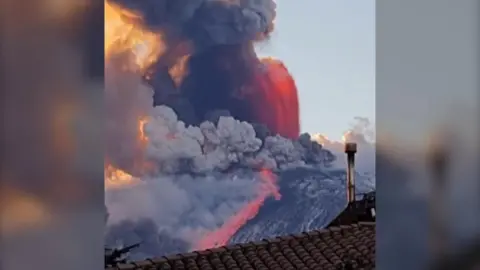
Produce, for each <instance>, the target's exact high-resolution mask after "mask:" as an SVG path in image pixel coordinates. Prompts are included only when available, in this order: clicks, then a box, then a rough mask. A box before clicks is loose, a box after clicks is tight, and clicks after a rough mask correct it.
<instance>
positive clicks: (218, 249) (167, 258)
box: [107, 222, 375, 270]
mask: <svg viewBox="0 0 480 270" xmlns="http://www.w3.org/2000/svg"><path fill="white" fill-rule="evenodd" d="M366 226H367V227H370V226H375V222H357V223H354V224H348V225H339V226H332V227H328V228H322V229H316V230H311V231H306V232H302V233H297V234H287V235H281V236H277V237H274V238H268V239H262V240H259V241H249V242H246V243H238V244H231V245H226V246H221V247H216V248H210V249H205V250H194V251H190V252H186V253H177V254H171V255H166V256H159V257H153V258H148V259H144V260H140V261H134V262H128V263H125V264H119V265H117V266H116V267H111V268H107V269H108V270H120V269H125V270H126V269H139V268H141V267H147V266H152V265H156V264H160V263H163V262H168V261H173V260H179V259H185V258H197V257H198V256H202V255H203V256H208V255H211V254H218V253H223V252H228V251H233V250H237V249H242V248H246V247H251V246H261V245H268V244H270V243H277V242H281V241H285V240H291V239H296V240H298V239H305V237H307V238H310V237H314V236H318V235H320V234H331V233H333V232H338V231H341V230H344V229H349V228H355V227H366Z"/></svg>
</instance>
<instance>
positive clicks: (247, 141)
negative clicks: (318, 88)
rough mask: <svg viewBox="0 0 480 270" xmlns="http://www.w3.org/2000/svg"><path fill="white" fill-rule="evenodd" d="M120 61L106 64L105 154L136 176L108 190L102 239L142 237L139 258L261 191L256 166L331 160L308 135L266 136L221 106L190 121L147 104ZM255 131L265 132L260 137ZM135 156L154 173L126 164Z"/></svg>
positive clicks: (143, 90)
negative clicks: (214, 112)
mask: <svg viewBox="0 0 480 270" xmlns="http://www.w3.org/2000/svg"><path fill="white" fill-rule="evenodd" d="M122 61H128V60H127V59H123V60H122ZM119 67H120V65H117V64H116V63H115V61H114V60H112V61H110V62H109V63H107V66H106V72H107V80H106V99H107V109H108V113H109V114H108V115H109V118H108V125H107V136H108V138H109V140H108V152H107V159H108V160H109V161H110V162H111V163H112V164H113V165H114V166H115V167H118V168H120V169H123V170H125V171H127V172H129V173H132V174H133V175H134V176H135V177H136V178H137V181H135V183H134V184H131V185H126V186H124V187H123V188H120V189H107V191H106V193H105V198H106V205H107V209H108V212H109V218H108V223H107V224H108V228H109V230H108V232H107V235H106V237H107V244H108V245H110V246H112V245H116V244H118V245H129V244H133V243H132V242H135V241H136V240H140V239H141V240H144V241H147V242H148V244H147V245H146V246H144V247H143V248H141V250H139V251H140V253H137V254H136V256H137V257H136V258H139V257H142V256H147V255H148V256H158V255H162V254H163V253H165V252H176V251H178V250H180V251H187V250H189V249H190V248H192V247H193V246H194V245H195V243H196V241H198V240H199V239H201V237H202V235H204V234H205V233H207V232H211V231H214V230H215V229H218V228H219V227H220V226H222V225H223V224H224V222H225V221H226V220H227V219H228V218H230V217H232V216H233V215H234V214H235V213H237V212H238V211H239V210H240V209H241V208H242V207H244V206H245V205H246V204H247V203H248V202H250V201H252V200H253V199H255V198H256V197H257V196H258V192H259V189H260V187H261V175H260V173H259V171H260V170H261V169H265V168H266V169H270V170H272V171H282V170H284V169H288V168H295V167H315V168H322V167H325V166H328V164H330V163H331V162H332V161H333V160H334V156H333V155H332V153H331V152H330V151H328V150H326V149H324V148H323V147H322V146H321V145H320V144H318V143H316V142H313V141H311V139H310V136H309V135H308V134H304V135H302V136H300V137H299V138H298V140H290V139H286V138H283V137H281V136H278V135H276V136H268V130H266V129H265V128H264V127H262V126H261V125H257V126H256V128H254V126H252V125H251V124H249V123H247V122H242V121H239V120H236V119H234V118H232V117H230V116H228V114H226V113H222V112H219V113H218V114H217V115H216V116H212V117H213V118H214V119H212V120H213V121H215V122H216V123H214V122H208V121H207V122H203V123H202V124H200V126H188V125H186V124H185V123H183V122H182V121H180V119H179V118H178V117H177V115H176V114H175V112H174V111H173V110H172V109H171V108H169V107H167V106H164V105H162V106H155V107H154V106H152V99H153V90H152V89H151V88H150V87H148V86H147V85H145V84H144V83H143V82H142V80H141V77H140V75H139V74H135V73H133V72H128V71H123V70H121V69H120V68H119ZM145 117H146V119H148V122H147V123H146V124H145V126H144V132H145V135H146V136H147V137H148V143H147V145H146V148H145V149H144V150H142V149H141V147H139V144H138V141H139V140H138V135H139V134H138V133H139V125H138V124H139V119H142V118H145ZM257 130H263V133H262V135H261V136H262V139H260V138H259V137H258V136H257V133H256V131H257ZM138 157H142V158H144V159H145V160H147V161H149V162H151V163H152V164H154V165H155V167H156V168H157V171H154V172H148V173H145V172H143V171H135V170H131V169H132V168H135V162H136V161H137V160H136V158H138ZM152 224H154V225H155V228H152V226H153V225H152ZM167 236H168V237H167ZM155 239H157V240H155ZM158 239H160V240H158ZM152 241H153V242H152ZM156 241H157V242H156ZM160 243H167V244H162V245H161V246H159V245H160ZM168 243H175V245H173V244H171V245H170V244H168ZM160 247H161V248H160Z"/></svg>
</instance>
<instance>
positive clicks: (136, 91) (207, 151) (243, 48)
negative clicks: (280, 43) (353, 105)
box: [105, 0, 334, 256]
mask: <svg viewBox="0 0 480 270" xmlns="http://www.w3.org/2000/svg"><path fill="white" fill-rule="evenodd" d="M105 10H106V14H105V19H106V21H105V27H106V28H105V34H106V37H105V38H106V42H105V44H106V52H105V53H106V56H107V59H106V100H107V113H108V125H107V138H108V143H107V156H106V170H105V176H106V177H105V178H106V183H105V184H106V205H107V209H108V213H109V215H108V227H109V230H108V233H107V244H114V243H117V242H119V244H124V245H128V244H134V243H133V242H137V241H143V242H142V243H143V244H142V246H141V248H140V249H139V252H140V253H138V254H137V255H138V256H160V255H163V254H165V253H170V252H183V251H187V250H189V249H192V248H210V247H213V246H217V245H223V244H225V243H227V242H228V240H229V238H230V237H231V236H232V235H233V234H234V233H235V232H236V230H238V229H239V228H240V227H241V226H243V224H245V223H246V222H247V221H248V220H249V219H251V218H253V217H254V216H255V215H256V214H257V212H258V210H259V208H260V207H261V205H262V204H263V202H264V200H265V199H266V198H267V197H270V196H271V197H273V198H274V199H277V200H279V199H280V198H281V194H279V192H278V186H277V183H276V181H277V179H276V176H275V174H274V173H275V172H278V171H282V170H284V169H288V168H295V167H298V166H313V167H323V166H326V165H328V164H330V163H331V162H332V161H333V159H334V155H333V154H332V153H330V152H329V151H327V150H325V149H323V148H322V146H321V145H320V144H318V143H317V142H315V141H312V140H311V138H310V136H309V135H308V134H303V135H300V134H299V115H298V99H297V89H296V86H295V82H294V80H293V78H292V77H291V76H290V74H289V73H288V71H287V69H286V68H285V66H284V65H283V64H282V63H281V62H280V61H278V60H274V59H259V58H258V57H257V56H256V54H255V51H254V42H257V41H261V40H264V39H266V38H268V35H269V33H270V32H271V31H272V29H273V19H274V18H275V4H274V3H273V2H272V1H268V0H265V1H260V0H259V1H247V0H236V1H225V0H222V1H219V0H197V1H193V0H188V1H184V0H170V1H166V0H163V1H162V0H155V1H146V0H135V1H133V0H116V1H112V2H108V3H106V6H105Z"/></svg>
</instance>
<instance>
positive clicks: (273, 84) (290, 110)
mask: <svg viewBox="0 0 480 270" xmlns="http://www.w3.org/2000/svg"><path fill="white" fill-rule="evenodd" d="M261 61H262V63H263V64H264V65H265V67H266V69H265V72H264V73H261V74H259V75H258V76H257V78H256V83H258V84H259V86H260V87H258V88H259V89H260V91H259V93H256V94H255V98H252V100H251V101H250V102H252V104H253V106H252V107H253V110H255V115H257V117H258V118H259V119H258V122H259V123H264V124H265V125H266V126H267V127H268V128H269V129H270V130H271V131H272V132H273V133H274V134H280V135H281V136H283V137H286V138H290V139H296V138H298V136H299V135H300V112H299V102H298V94H297V87H296V85H295V81H294V79H293V77H292V76H291V75H290V73H289V72H288V70H287V68H286V67H285V65H284V64H283V63H282V62H281V61H279V60H275V59H271V58H264V59H262V60H261Z"/></svg>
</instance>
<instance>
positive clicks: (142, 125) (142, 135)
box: [138, 118, 148, 143]
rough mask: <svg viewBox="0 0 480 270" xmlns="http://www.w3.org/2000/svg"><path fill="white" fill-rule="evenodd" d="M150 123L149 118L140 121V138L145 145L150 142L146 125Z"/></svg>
mask: <svg viewBox="0 0 480 270" xmlns="http://www.w3.org/2000/svg"><path fill="white" fill-rule="evenodd" d="M147 123H148V119H147V118H142V119H140V120H139V121H138V136H139V139H140V142H142V143H145V142H147V141H148V137H147V135H146V134H145V124H147Z"/></svg>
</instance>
